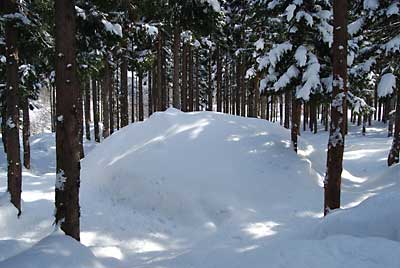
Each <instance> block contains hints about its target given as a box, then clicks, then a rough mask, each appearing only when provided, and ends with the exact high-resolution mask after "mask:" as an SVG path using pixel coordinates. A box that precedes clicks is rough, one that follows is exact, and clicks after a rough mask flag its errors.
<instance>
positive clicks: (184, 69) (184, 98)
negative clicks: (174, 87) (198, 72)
mask: <svg viewBox="0 0 400 268" xmlns="http://www.w3.org/2000/svg"><path fill="white" fill-rule="evenodd" d="M187 52H188V44H186V43H184V44H183V50H182V85H181V109H182V111H183V112H187V111H188V109H187V106H188V105H187V84H188V83H187V65H188V64H187V54H188V53H187Z"/></svg>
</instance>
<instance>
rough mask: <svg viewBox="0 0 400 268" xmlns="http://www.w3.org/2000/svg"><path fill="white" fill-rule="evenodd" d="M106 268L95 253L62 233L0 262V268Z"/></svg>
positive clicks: (53, 235)
mask: <svg viewBox="0 0 400 268" xmlns="http://www.w3.org/2000/svg"><path fill="white" fill-rule="evenodd" d="M11 267H12V268H39V267H43V268H104V266H103V265H102V264H100V263H99V262H98V261H97V260H96V257H95V256H94V255H93V253H92V252H91V251H90V250H89V249H88V248H86V247H85V246H83V245H81V244H80V243H79V242H77V241H76V240H74V239H73V238H71V237H69V236H66V235H64V233H61V232H55V233H54V234H52V235H50V236H48V237H46V238H44V239H43V240H41V241H40V242H39V243H37V244H36V245H34V246H33V247H32V248H30V249H29V250H26V251H24V252H22V253H21V254H18V255H16V256H14V257H11V258H9V259H7V260H5V261H3V262H0V268H11Z"/></svg>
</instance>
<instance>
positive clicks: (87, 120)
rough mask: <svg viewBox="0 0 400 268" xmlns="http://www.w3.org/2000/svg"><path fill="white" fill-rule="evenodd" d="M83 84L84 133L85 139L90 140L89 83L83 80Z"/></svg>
mask: <svg viewBox="0 0 400 268" xmlns="http://www.w3.org/2000/svg"><path fill="white" fill-rule="evenodd" d="M83 86H84V90H85V103H84V104H85V133H86V139H87V140H88V141H90V120H91V116H90V84H89V83H88V82H86V81H85V82H84V84H83Z"/></svg>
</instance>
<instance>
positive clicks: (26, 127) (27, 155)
mask: <svg viewBox="0 0 400 268" xmlns="http://www.w3.org/2000/svg"><path fill="white" fill-rule="evenodd" d="M22 102H23V104H22V117H23V118H22V122H23V129H22V141H23V142H22V143H23V147H24V167H25V168H26V169H30V168H31V146H30V143H29V137H30V136H31V129H30V128H31V126H30V125H31V124H30V121H29V100H28V98H27V97H24V98H23V100H22Z"/></svg>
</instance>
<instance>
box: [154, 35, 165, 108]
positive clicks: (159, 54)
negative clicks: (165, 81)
mask: <svg viewBox="0 0 400 268" xmlns="http://www.w3.org/2000/svg"><path fill="white" fill-rule="evenodd" d="M162 49H163V47H162V34H161V33H159V34H158V42H157V72H156V74H155V75H156V77H157V87H156V93H157V94H154V97H155V108H156V111H161V110H162V109H161V106H162V105H161V91H162V85H161V84H162Z"/></svg>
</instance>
